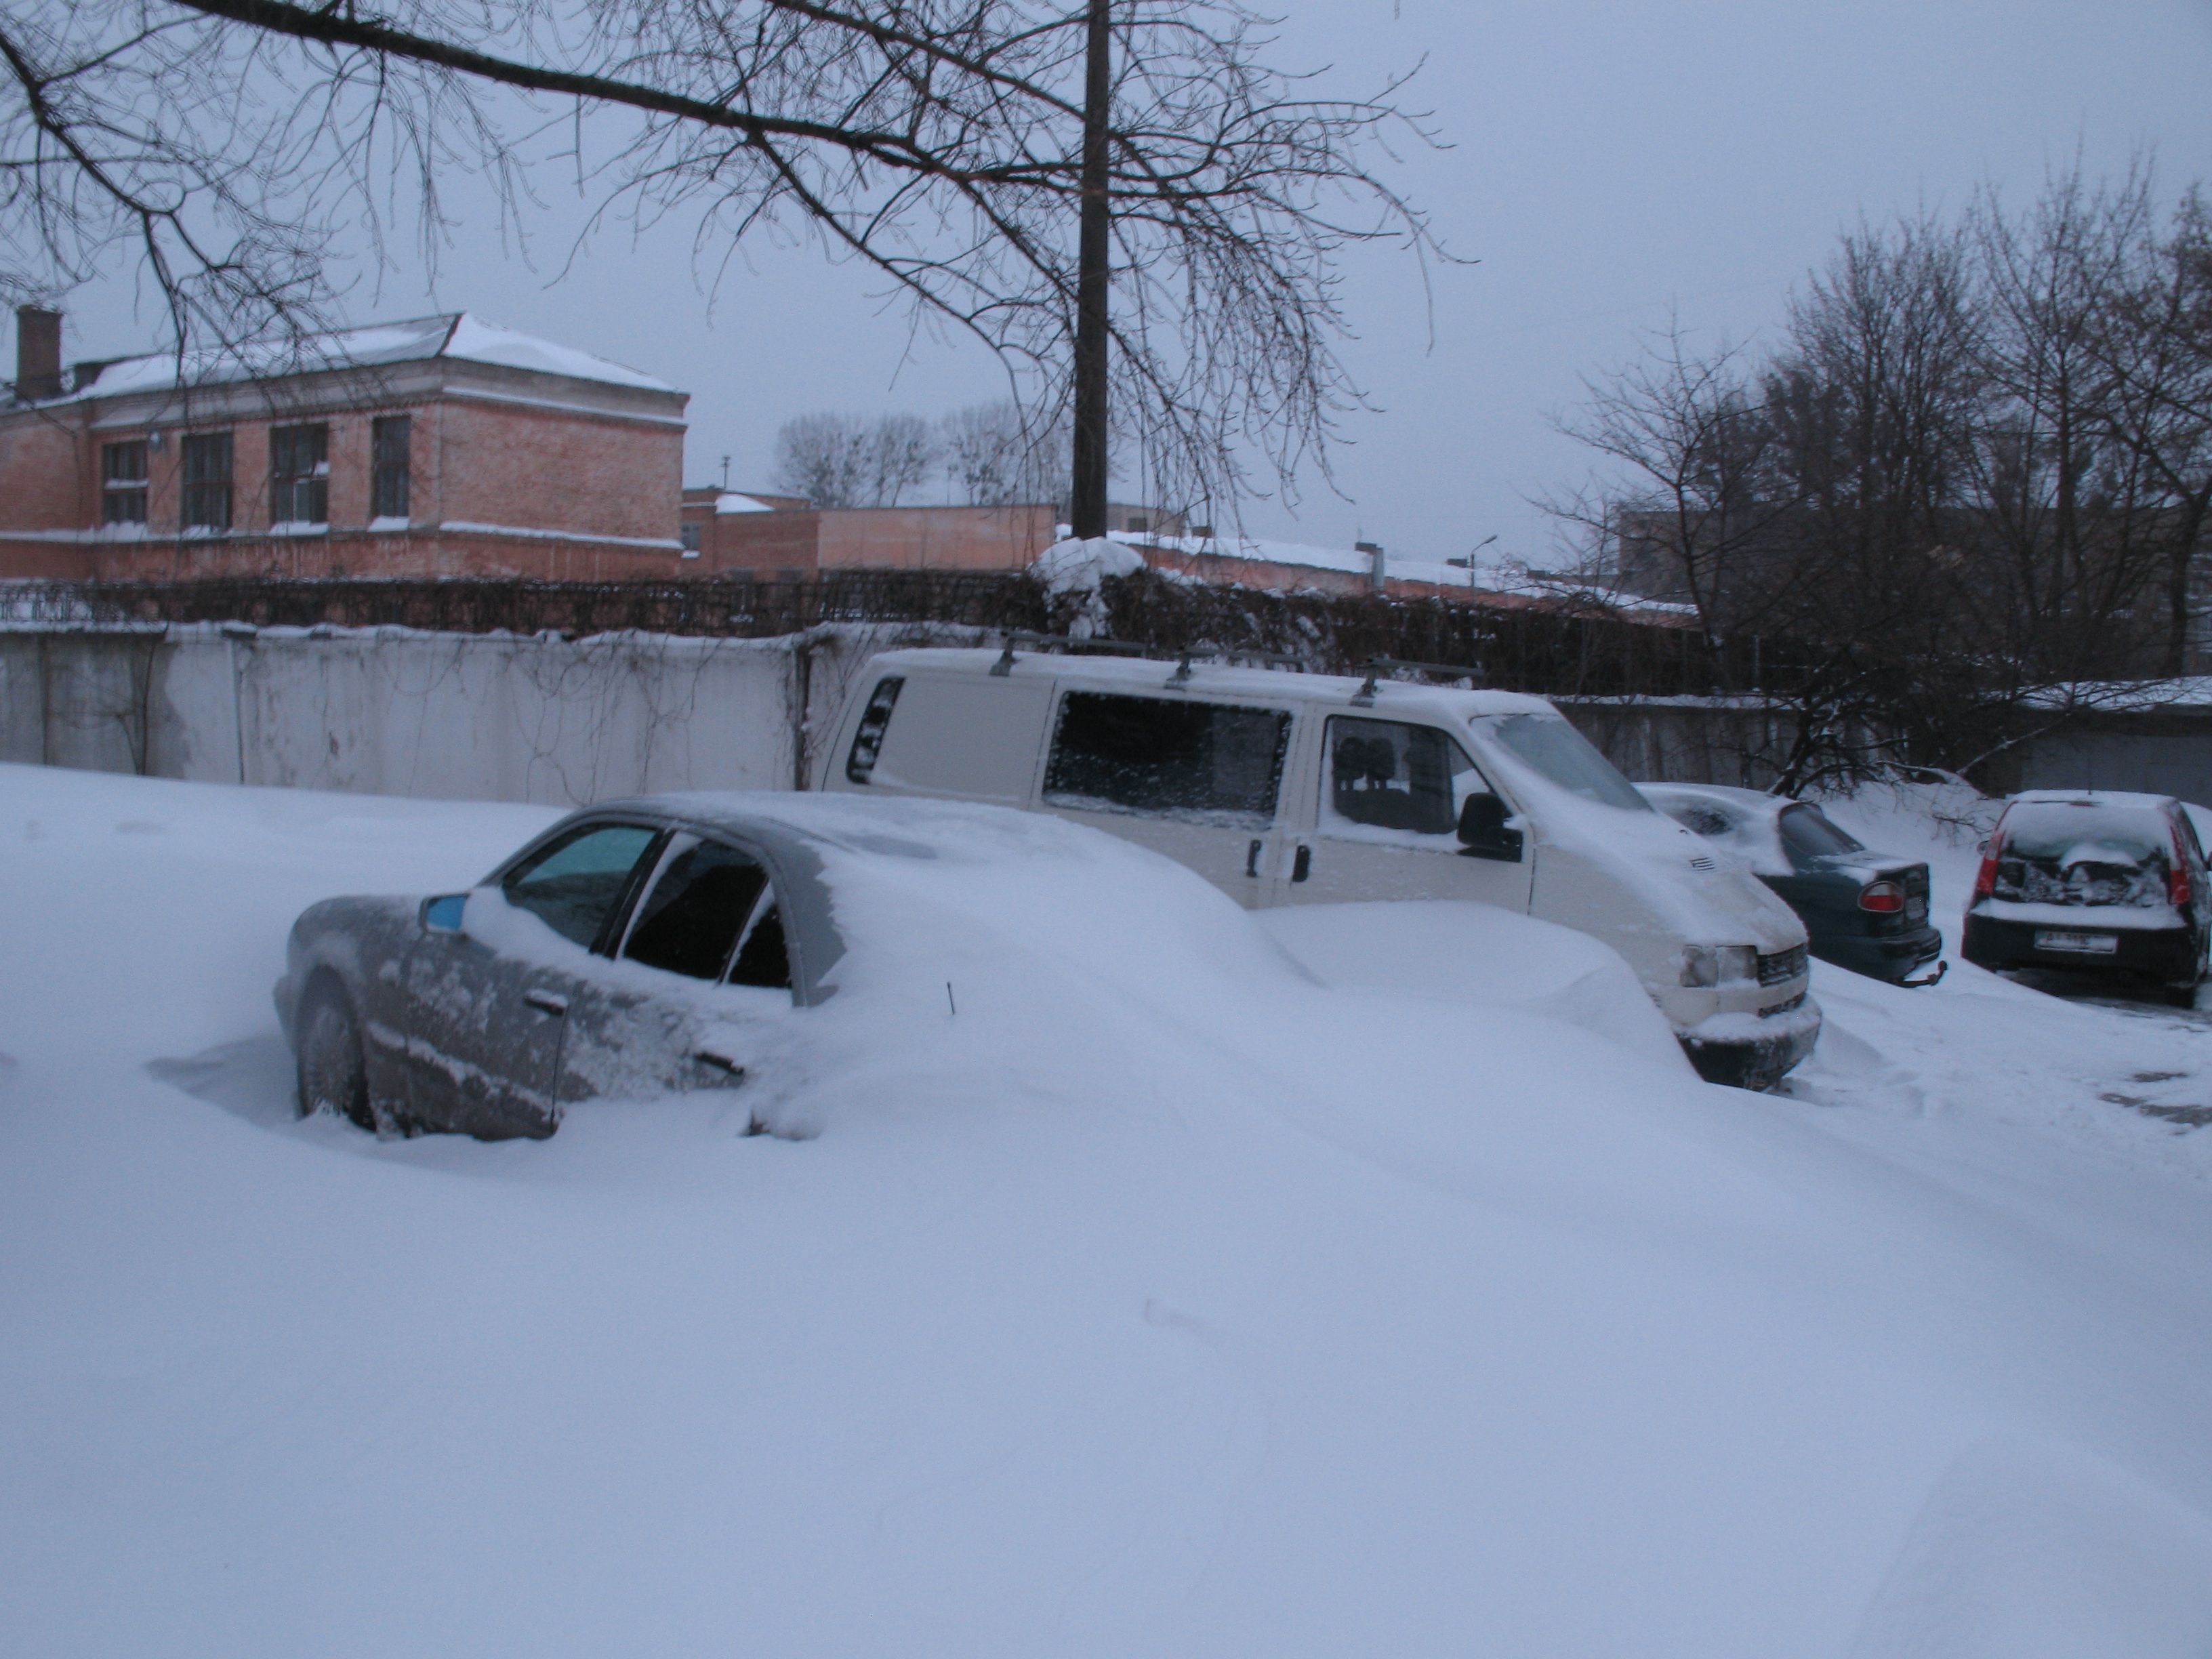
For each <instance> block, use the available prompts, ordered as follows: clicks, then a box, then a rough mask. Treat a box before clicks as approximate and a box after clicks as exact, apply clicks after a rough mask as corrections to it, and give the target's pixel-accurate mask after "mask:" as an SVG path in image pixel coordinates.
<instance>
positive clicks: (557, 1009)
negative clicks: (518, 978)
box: [522, 991, 568, 1019]
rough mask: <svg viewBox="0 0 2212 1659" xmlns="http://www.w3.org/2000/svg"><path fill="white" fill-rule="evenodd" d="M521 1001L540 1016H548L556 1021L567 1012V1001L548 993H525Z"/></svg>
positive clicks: (562, 997)
mask: <svg viewBox="0 0 2212 1659" xmlns="http://www.w3.org/2000/svg"><path fill="white" fill-rule="evenodd" d="M522 1000H524V1001H525V1002H526V1003H528V1004H529V1005H530V1006H532V1007H533V1008H535V1009H536V1010H537V1011H538V1012H539V1013H541V1014H550V1015H552V1016H553V1018H556V1019H558V1018H561V1016H562V1015H563V1014H565V1013H567V1012H568V998H566V997H564V996H556V994H554V993H552V992H550V991H525V992H524V993H523V994H522Z"/></svg>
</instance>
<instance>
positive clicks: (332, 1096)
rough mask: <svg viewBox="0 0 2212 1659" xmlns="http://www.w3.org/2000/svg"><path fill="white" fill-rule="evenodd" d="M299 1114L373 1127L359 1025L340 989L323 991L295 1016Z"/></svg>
mask: <svg viewBox="0 0 2212 1659" xmlns="http://www.w3.org/2000/svg"><path fill="white" fill-rule="evenodd" d="M299 1077H300V1099H299V1108H300V1115H301V1117H313V1115H315V1114H316V1113H318V1112H331V1113H335V1114H337V1115H340V1116H343V1117H344V1118H346V1119H347V1120H349V1121H351V1122H353V1123H356V1124H358V1125H359V1126H360V1127H362V1128H364V1129H369V1130H374V1128H375V1127H376V1117H375V1114H374V1112H373V1111H372V1110H371V1109H370V1107H369V1103H368V1066H367V1065H366V1064H365V1063H363V1061H362V1053H361V1029H360V1027H359V1026H357V1025H356V1024H355V1023H354V1018H353V1010H352V1009H350V1008H349V1007H348V1006H346V1000H345V997H344V995H343V993H340V992H337V991H334V990H325V991H323V992H321V993H319V994H318V995H317V996H316V997H315V998H314V999H313V1001H311V1002H310V1003H309V1004H308V1006H307V1012H306V1013H305V1014H303V1015H302V1016H301V1020H300V1065H299Z"/></svg>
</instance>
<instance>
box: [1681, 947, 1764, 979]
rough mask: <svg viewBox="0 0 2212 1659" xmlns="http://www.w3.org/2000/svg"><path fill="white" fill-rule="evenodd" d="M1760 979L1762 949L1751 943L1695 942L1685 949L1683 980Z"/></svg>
mask: <svg viewBox="0 0 2212 1659" xmlns="http://www.w3.org/2000/svg"><path fill="white" fill-rule="evenodd" d="M1758 979H1759V950H1758V947H1757V946H1755V945H1688V946H1686V947H1685V948H1684V950H1683V951H1682V983H1683V984H1685V985H1687V986H1691V987H1696V988H1699V989H1702V988H1704V987H1706V986H1711V985H1745V984H1752V983H1755V982H1756V981H1758Z"/></svg>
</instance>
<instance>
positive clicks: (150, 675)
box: [0, 627, 842, 805]
mask: <svg viewBox="0 0 2212 1659" xmlns="http://www.w3.org/2000/svg"><path fill="white" fill-rule="evenodd" d="M839 647H840V641H835V640H832V641H820V642H813V643H811V644H809V645H808V646H807V647H805V649H804V651H803V652H802V650H801V648H800V647H799V642H797V641H789V640H778V641H758V642H756V641H738V640H683V639H671V638H665V637H660V636H624V635H606V636H602V637H600V638H596V639H592V640H585V641H562V640H558V639H546V638H518V637H513V636H506V635H491V636H480V635H435V634H419V633H410V632H406V631H404V630H398V629H360V630H334V631H328V632H325V631H322V630H317V631H316V632H314V633H309V632H306V631H301V630H294V629H281V630H280V629H267V630H263V631H261V632H259V633H258V634H256V633H252V632H248V631H244V630H240V631H238V632H236V633H235V634H234V635H227V634H225V633H224V632H223V631H222V629H216V628H212V627H204V628H201V627H196V628H179V629H171V630H170V631H169V632H168V633H167V635H156V634H152V633H147V634H137V635H131V634H123V633H89V632H88V633H80V634H68V633H55V634H45V635H37V634H8V635H0V759H5V760H10V761H24V762H31V763H46V764H50V765H55V766H70V767H81V768H86V769H94V770H99V771H111V772H142V773H145V774H147V775H153V776H159V777H173V778H188V779H195V780H200V781H209V782H222V783H240V782H243V783H252V784H274V785H289V786H295V787H302V788H314V789H336V790H346V791H355V792H359V793H374V794H392V795H414V796H425V797H438V798H446V799H484V800H527V801H538V802H544V803H547V804H550V805H572V804H577V803H580V802H584V801H588V800H595V799H605V798H606V797H608V796H611V795H619V794H629V793H636V792H638V791H641V790H659V789H687V788H702V789H709V788H714V789H742V788H787V787H790V786H791V784H792V782H793V780H794V778H795V777H796V775H797V769H798V766H799V745H800V743H801V741H802V735H801V727H800V725H799V720H797V718H796V717H795V715H794V713H793V710H794V708H795V707H796V696H797V690H798V687H799V684H800V683H801V681H802V679H805V680H807V681H815V680H818V681H819V683H820V684H822V686H823V692H822V695H823V696H825V697H826V696H832V695H835V694H836V691H835V690H833V688H835V689H836V690H842V676H841V675H840V674H839V673H838V672H837V671H836V668H835V659H836V657H837V655H838V653H839ZM817 657H819V658H821V659H823V661H824V663H825V669H824V671H823V672H822V673H821V674H819V675H817V674H816V673H815V672H814V668H815V661H814V659H816V658H817ZM802 662H803V667H802Z"/></svg>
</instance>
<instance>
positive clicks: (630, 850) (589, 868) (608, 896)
mask: <svg viewBox="0 0 2212 1659" xmlns="http://www.w3.org/2000/svg"><path fill="white" fill-rule="evenodd" d="M657 833H658V832H657V831H654V830H652V829H646V828H644V827H643V826H641V825H639V824H635V823H587V824H585V825H583V826H582V827H581V828H580V829H574V830H572V831H570V832H569V833H568V835H566V836H562V838H561V839H560V840H558V841H556V842H553V843H552V844H551V845H550V846H549V847H544V848H539V849H538V851H537V852H536V853H533V854H531V856H530V857H529V858H528V859H526V860H524V861H523V862H522V863H520V864H519V865H517V866H515V867H514V868H513V869H512V870H510V871H508V872H507V875H506V876H505V877H504V878H502V879H501V882H500V890H501V892H503V893H504V894H506V896H507V902H508V903H509V904H512V905H513V906H515V907H516V908H518V909H523V910H527V911H529V912H530V913H531V914H532V915H534V916H536V917H537V918H538V920H539V921H543V922H544V924H545V925H546V926H547V927H550V928H551V929H552V930H553V931H554V932H555V933H558V934H560V935H561V936H562V938H563V939H572V940H574V942H575V943H576V944H578V945H583V946H584V947H585V948H586V949H587V950H588V949H589V948H590V947H591V944H592V940H594V939H597V938H598V937H599V929H600V928H601V927H603V926H604V925H605V922H606V919H607V917H608V915H610V914H611V912H612V911H613V909H614V908H615V904H616V902H617V900H619V899H620V898H621V897H622V895H623V888H624V887H625V886H626V885H628V884H629V877H630V872H632V871H633V870H635V869H636V867H637V861H638V860H640V859H641V858H642V857H644V856H645V849H646V848H648V847H650V846H651V845H652V844H653V837H654V836H655V835H656V834H657Z"/></svg>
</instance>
